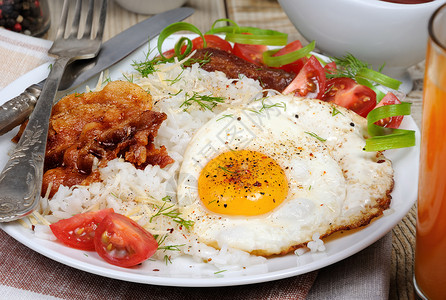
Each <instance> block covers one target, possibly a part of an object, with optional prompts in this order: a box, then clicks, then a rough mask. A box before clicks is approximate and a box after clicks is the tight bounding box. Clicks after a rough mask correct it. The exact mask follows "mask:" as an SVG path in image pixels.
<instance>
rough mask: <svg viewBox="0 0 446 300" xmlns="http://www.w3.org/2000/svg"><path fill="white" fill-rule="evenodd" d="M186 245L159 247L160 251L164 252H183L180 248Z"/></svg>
mask: <svg viewBox="0 0 446 300" xmlns="http://www.w3.org/2000/svg"><path fill="white" fill-rule="evenodd" d="M185 245H186V244H181V245H167V246H161V247H158V250H164V251H181V250H180V247H183V246H185Z"/></svg>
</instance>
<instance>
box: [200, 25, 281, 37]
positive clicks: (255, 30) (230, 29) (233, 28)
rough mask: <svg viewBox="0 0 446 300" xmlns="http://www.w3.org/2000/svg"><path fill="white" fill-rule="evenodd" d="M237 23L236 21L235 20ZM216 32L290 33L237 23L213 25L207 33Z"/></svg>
mask: <svg viewBox="0 0 446 300" xmlns="http://www.w3.org/2000/svg"><path fill="white" fill-rule="evenodd" d="M234 24H235V22H234ZM216 33H251V34H253V35H280V36H288V34H286V33H283V32H280V31H276V30H272V29H261V28H257V27H247V26H244V27H241V26H238V25H237V24H235V25H233V26H222V27H213V28H212V29H211V30H209V31H208V32H206V34H216Z"/></svg>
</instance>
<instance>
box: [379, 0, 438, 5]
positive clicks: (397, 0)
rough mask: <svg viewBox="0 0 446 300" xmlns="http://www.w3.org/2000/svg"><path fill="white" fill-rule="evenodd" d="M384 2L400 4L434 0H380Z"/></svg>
mask: <svg viewBox="0 0 446 300" xmlns="http://www.w3.org/2000/svg"><path fill="white" fill-rule="evenodd" d="M380 1H384V2H391V3H398V4H422V3H427V2H432V1H434V0H380Z"/></svg>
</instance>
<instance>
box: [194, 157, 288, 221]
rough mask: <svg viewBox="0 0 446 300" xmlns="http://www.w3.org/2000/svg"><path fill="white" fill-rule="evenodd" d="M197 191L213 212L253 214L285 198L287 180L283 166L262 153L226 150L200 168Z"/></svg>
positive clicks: (268, 208) (272, 206)
mask: <svg viewBox="0 0 446 300" xmlns="http://www.w3.org/2000/svg"><path fill="white" fill-rule="evenodd" d="M198 194H199V196H200V199H201V201H202V203H203V205H204V206H205V207H206V208H207V209H209V210H210V211H212V212H215V213H219V214H224V215H238V216H256V215H261V214H265V213H267V212H270V211H272V210H273V209H274V208H276V207H277V206H279V205H280V204H281V203H282V202H283V200H285V198H286V196H287V194H288V181H287V178H286V175H285V172H284V171H283V169H282V168H281V167H280V166H279V165H278V164H277V163H276V162H275V161H274V159H272V158H271V157H269V156H267V155H265V154H263V153H260V152H258V151H251V150H238V151H227V152H224V153H222V154H220V155H218V156H217V157H215V158H214V159H212V160H211V161H209V162H208V164H207V165H206V166H205V167H204V168H203V170H202V171H201V173H200V177H199V179H198Z"/></svg>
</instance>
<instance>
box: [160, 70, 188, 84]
mask: <svg viewBox="0 0 446 300" xmlns="http://www.w3.org/2000/svg"><path fill="white" fill-rule="evenodd" d="M183 72H184V69H183V70H182V71H181V72H180V74H178V75H177V77H175V78H174V79H164V81H168V82H170V85H173V84H175V83H177V82H178V81H180V79H181V75H183Z"/></svg>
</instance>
